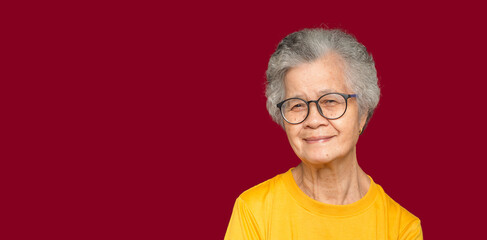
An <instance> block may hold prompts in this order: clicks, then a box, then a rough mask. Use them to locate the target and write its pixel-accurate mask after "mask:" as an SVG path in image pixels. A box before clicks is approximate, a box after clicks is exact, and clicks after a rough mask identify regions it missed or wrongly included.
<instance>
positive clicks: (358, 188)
mask: <svg viewBox="0 0 487 240" xmlns="http://www.w3.org/2000/svg"><path fill="white" fill-rule="evenodd" d="M292 174H293V177H294V179H295V181H296V183H297V185H298V186H299V188H300V189H301V190H302V191H303V192H304V193H305V194H306V195H308V196H309V197H311V198H313V199H315V200H317V201H319V202H323V203H328V204H334V205H345V204H351V203H354V202H356V201H358V200H360V199H361V198H362V197H363V196H364V195H365V194H366V193H367V191H368V189H369V186H370V179H369V177H368V176H367V174H365V172H364V171H363V170H362V169H361V168H360V166H359V165H358V162H357V158H356V157H353V158H349V159H339V160H333V161H331V162H330V163H327V164H323V165H320V166H315V165H311V164H307V163H306V162H305V161H303V162H302V163H301V164H299V165H298V166H297V167H296V168H294V169H293V170H292Z"/></svg>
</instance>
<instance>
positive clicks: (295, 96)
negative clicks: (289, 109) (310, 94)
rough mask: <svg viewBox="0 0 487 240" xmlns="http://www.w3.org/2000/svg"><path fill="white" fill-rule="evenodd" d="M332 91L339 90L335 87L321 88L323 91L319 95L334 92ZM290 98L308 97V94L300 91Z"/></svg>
mask: <svg viewBox="0 0 487 240" xmlns="http://www.w3.org/2000/svg"><path fill="white" fill-rule="evenodd" d="M332 92H337V91H336V90H335V89H323V90H321V91H319V92H318V95H319V96H322V95H325V94H327V93H332ZM288 98H301V99H306V98H307V95H305V94H301V93H298V94H295V95H292V96H290V97H288Z"/></svg>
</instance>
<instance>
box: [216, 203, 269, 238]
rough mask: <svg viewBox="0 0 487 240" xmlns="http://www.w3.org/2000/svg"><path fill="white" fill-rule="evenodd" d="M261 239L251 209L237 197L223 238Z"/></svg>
mask: <svg viewBox="0 0 487 240" xmlns="http://www.w3.org/2000/svg"><path fill="white" fill-rule="evenodd" d="M240 239H246V240H247V239H262V238H261V236H260V231H259V226H258V225H257V221H256V219H255V217H254V214H252V211H251V210H250V209H249V207H248V206H247V205H246V204H245V202H244V200H243V199H242V198H240V197H239V198H237V201H236V202H235V206H234V207H233V212H232V217H231V218H230V223H229V224H228V228H227V233H226V234H225V240H240Z"/></svg>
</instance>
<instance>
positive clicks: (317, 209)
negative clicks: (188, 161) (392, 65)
mask: <svg viewBox="0 0 487 240" xmlns="http://www.w3.org/2000/svg"><path fill="white" fill-rule="evenodd" d="M267 81H268V82H267V87H266V96H267V109H268V111H269V113H270V115H271V116H272V118H273V120H274V121H275V122H277V123H278V124H280V125H281V126H282V127H283V128H284V130H285V132H286V134H287V138H288V140H289V143H290V144H291V147H292V149H293V150H294V152H295V153H296V155H297V156H298V157H299V158H300V159H301V163H300V164H299V165H298V166H297V167H295V168H291V169H290V170H289V171H287V172H286V173H283V174H280V175H278V176H276V177H274V178H272V179H270V180H267V181H265V182H263V183H261V184H259V185H257V186H255V187H253V188H251V189H249V190H247V191H245V192H244V193H242V194H241V195H240V196H239V197H238V199H237V201H236V203H235V206H234V209H233V213H232V217H231V219H230V223H229V226H228V229H227V233H226V236H225V239H231V240H237V239H279V240H283V239H422V238H423V235H422V230H421V225H420V221H419V219H418V218H417V217H415V216H414V215H413V214H411V213H409V212H408V211H407V210H406V209H404V208H403V207H401V206H400V205H399V204H398V203H396V202H395V201H394V200H392V199H391V198H390V197H389V196H388V195H387V194H386V193H385V192H384V190H383V189H382V188H381V187H380V186H379V185H378V184H376V183H375V182H374V181H373V180H372V178H371V177H370V176H368V175H367V174H366V173H365V172H364V171H363V170H362V169H361V168H360V166H359V164H358V162H357V154H356V144H357V141H358V139H359V136H360V135H361V134H362V132H363V130H364V129H365V127H366V125H367V122H368V121H369V120H370V118H371V116H372V113H373V112H374V109H375V107H376V106H377V103H378V101H379V95H380V90H379V87H378V85H377V73H376V69H375V64H374V60H373V59H372V56H371V55H369V54H368V52H367V50H366V48H365V47H364V46H363V45H362V44H360V43H359V42H357V40H356V39H355V38H354V37H353V36H351V35H348V34H346V33H344V32H343V31H340V30H325V29H305V30H302V31H299V32H295V33H292V34H290V35H288V36H287V37H285V38H284V39H283V40H282V41H281V42H280V43H279V46H278V47H277V50H276V51H275V53H274V54H273V55H272V56H271V58H270V60H269V66H268V69H267Z"/></svg>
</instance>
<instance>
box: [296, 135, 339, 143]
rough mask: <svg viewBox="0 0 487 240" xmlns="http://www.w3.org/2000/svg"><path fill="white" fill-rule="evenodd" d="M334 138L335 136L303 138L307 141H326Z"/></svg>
mask: <svg viewBox="0 0 487 240" xmlns="http://www.w3.org/2000/svg"><path fill="white" fill-rule="evenodd" d="M332 138H333V136H313V137H307V138H303V140H304V141H305V142H306V143H325V142H328V141H330V140H331V139H332Z"/></svg>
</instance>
